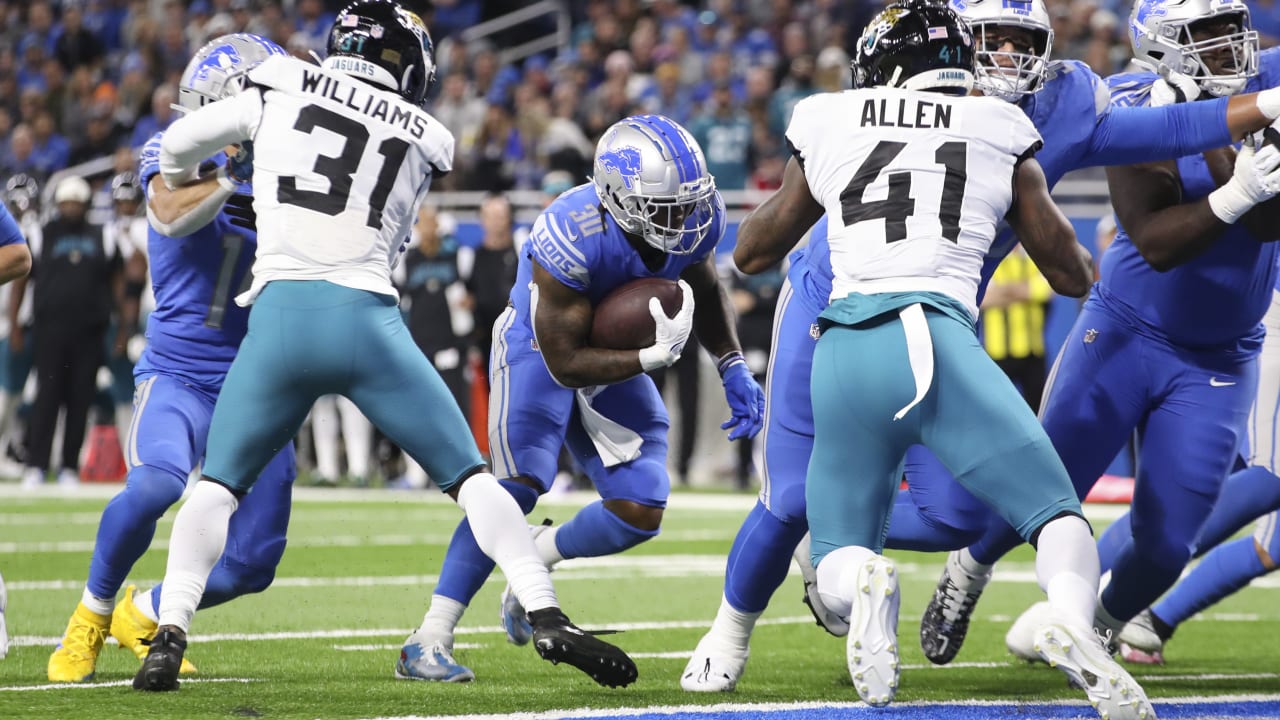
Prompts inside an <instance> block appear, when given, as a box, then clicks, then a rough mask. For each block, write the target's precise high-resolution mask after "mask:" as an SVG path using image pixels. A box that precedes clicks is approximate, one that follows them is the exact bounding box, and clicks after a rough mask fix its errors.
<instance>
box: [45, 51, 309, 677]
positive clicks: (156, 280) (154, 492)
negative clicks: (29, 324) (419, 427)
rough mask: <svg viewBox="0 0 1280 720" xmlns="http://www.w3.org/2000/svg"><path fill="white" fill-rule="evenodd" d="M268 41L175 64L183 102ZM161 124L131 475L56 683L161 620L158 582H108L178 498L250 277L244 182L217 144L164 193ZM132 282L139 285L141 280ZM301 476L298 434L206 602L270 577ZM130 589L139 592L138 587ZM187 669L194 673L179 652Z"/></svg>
mask: <svg viewBox="0 0 1280 720" xmlns="http://www.w3.org/2000/svg"><path fill="white" fill-rule="evenodd" d="M284 54H286V53H285V51H284V50H283V49H282V48H280V47H279V46H278V45H276V44H275V43H273V42H271V41H270V40H267V39H265V38H262V37H259V36H257V35H250V34H246V33H240V34H234V35H224V36H222V37H219V38H215V39H214V40H211V41H210V42H209V43H208V44H206V45H205V46H204V47H203V48H201V49H200V51H198V52H197V53H196V54H195V56H194V57H193V58H192V59H191V61H190V62H189V63H188V65H187V68H186V69H185V70H184V71H183V75H182V82H181V87H180V89H179V102H180V103H181V104H182V107H183V108H184V109H185V110H195V109H197V108H199V107H200V106H201V105H203V104H205V103H207V102H212V101H214V100H217V99H219V98H221V97H225V96H227V95H230V94H234V93H235V92H238V91H239V89H240V87H241V86H240V83H241V82H242V81H243V77H244V75H245V74H247V73H248V72H249V70H250V69H251V68H253V67H255V66H256V65H258V64H259V63H261V62H262V61H263V60H265V59H267V58H268V57H270V56H271V55H284ZM162 137H163V133H158V134H156V135H155V136H154V137H152V138H151V140H150V141H148V143H147V145H146V146H145V147H144V148H143V151H142V156H141V158H140V160H139V170H138V174H139V176H140V177H141V178H142V183H143V187H144V188H145V189H146V191H147V196H148V205H147V207H148V218H149V220H150V224H151V227H150V229H149V230H148V240H147V247H148V254H149V256H150V262H151V273H152V279H153V285H154V290H155V296H156V309H155V312H153V313H152V314H151V316H150V319H149V321H148V323H147V348H146V350H145V351H144V352H143V353H142V357H141V358H139V360H138V363H137V366H136V367H135V368H134V376H135V377H136V379H137V390H136V392H135V395H134V416H133V422H132V426H131V427H130V429H129V433H128V436H127V437H126V438H125V460H126V462H127V464H128V466H129V475H128V478H127V480H126V484H125V488H124V490H122V491H120V493H119V494H117V495H116V496H115V497H114V498H112V500H111V502H109V503H108V504H107V507H106V508H105V509H104V510H103V512H102V520H101V522H100V524H99V526H98V535H97V541H96V543H95V546H94V552H93V559H92V561H91V562H90V566H89V580H88V583H87V584H86V586H85V590H84V594H83V596H82V599H81V601H80V604H79V605H77V606H76V610H75V613H74V614H73V615H72V616H71V620H70V622H69V623H68V625H67V631H66V633H65V634H64V635H63V638H62V642H61V643H59V645H58V648H57V649H56V650H54V652H53V655H51V656H50V658H49V664H48V676H49V680H50V681H52V682H85V681H88V680H91V679H92V678H93V675H94V667H95V665H96V663H97V658H98V653H99V652H100V651H101V649H102V644H103V641H104V640H105V639H106V636H107V634H108V632H109V633H110V634H111V635H112V636H113V637H115V638H116V640H117V641H118V642H119V643H120V646H121V647H122V648H126V649H128V650H130V651H132V652H133V653H134V654H135V655H137V656H138V658H139V659H142V658H143V657H145V656H146V653H147V647H146V645H145V644H144V643H143V641H145V640H149V639H150V638H151V637H152V636H154V635H155V632H156V627H157V626H156V617H157V613H158V611H159V601H160V586H159V585H157V586H155V587H154V588H151V589H150V590H148V591H146V592H145V593H136V591H137V588H136V587H134V586H132V585H131V586H129V587H128V588H127V589H126V590H125V599H124V601H123V602H122V603H119V604H117V603H116V593H117V592H118V591H119V590H120V587H121V585H123V584H124V580H125V577H126V576H127V575H128V573H129V571H130V570H131V569H132V568H133V564H134V563H135V562H137V560H138V558H140V557H141V556H142V554H143V553H144V552H146V550H147V548H148V547H149V546H150V545H151V539H152V537H153V536H154V535H155V529H156V521H157V520H159V519H160V516H161V515H163V514H164V513H165V511H166V510H168V509H169V506H170V505H172V504H174V503H175V502H177V501H178V498H180V497H181V496H182V493H183V490H184V489H185V488H186V484H187V476H188V474H189V473H190V472H191V470H192V469H193V468H195V467H196V466H197V465H198V464H200V462H201V459H202V458H203V457H204V450H205V441H206V438H207V437H208V430H209V421H210V419H211V417H212V415H213V407H214V403H215V401H216V400H217V397H218V392H219V390H220V389H221V387H222V381H223V379H224V378H225V377H226V374H227V369H228V368H229V367H230V366H231V361H232V359H234V358H235V355H236V351H237V350H238V349H239V347H240V341H241V340H242V339H243V338H244V335H245V332H246V331H247V327H248V319H249V310H248V308H242V307H239V306H238V305H236V304H235V303H234V302H232V301H231V299H232V298H233V297H234V296H235V294H236V292H238V291H237V288H239V287H240V286H241V285H242V284H244V285H247V284H248V282H247V281H248V277H249V268H250V266H251V265H252V264H253V257H254V250H255V247H256V245H257V235H256V233H255V232H254V230H253V229H252V228H253V226H252V223H251V222H249V221H248V218H247V217H246V215H245V213H246V211H249V207H248V202H249V200H250V199H251V198H252V190H251V189H250V186H249V185H248V184H247V183H242V182H239V181H238V180H237V179H236V178H237V176H238V174H239V172H241V171H242V168H240V167H239V166H238V164H237V162H236V161H235V160H234V159H233V158H228V157H227V156H225V155H224V154H222V153H219V154H218V155H217V156H214V157H213V158H211V159H210V161H209V162H208V163H207V165H209V166H210V167H211V168H213V170H211V171H210V172H208V173H206V174H205V175H203V176H202V177H201V178H200V179H197V180H194V181H192V182H191V183H189V184H187V185H186V186H183V187H180V188H178V189H176V190H174V191H169V190H168V189H167V188H166V187H165V185H164V183H163V182H159V181H157V182H155V183H152V182H151V181H152V179H153V178H154V177H155V176H156V174H157V173H158V172H159V170H160V168H159V152H160V140H161V138H162ZM131 292H132V293H134V294H135V296H136V295H139V294H141V292H142V287H141V284H140V283H134V284H133V287H131ZM296 474H297V470H296V467H295V464H294V455H293V446H292V445H289V446H288V447H286V448H284V449H283V450H281V451H280V453H279V454H278V455H277V456H276V457H275V458H274V459H272V461H271V463H270V465H268V466H267V468H266V469H265V470H264V471H263V473H262V476H261V479H260V480H259V481H258V485H257V490H256V491H255V492H254V493H253V494H252V495H251V496H249V497H247V498H246V499H245V502H244V503H243V504H242V505H241V510H240V512H239V513H237V514H236V517H235V520H234V521H233V523H232V529H231V533H230V535H231V538H232V540H231V542H229V543H228V545H227V548H226V552H225V554H224V555H223V556H222V558H221V560H220V561H219V563H218V565H217V566H216V568H215V569H214V571H213V573H212V574H211V575H210V577H209V585H208V589H207V590H206V592H205V595H204V598H203V600H202V602H201V607H211V606H213V605H217V604H219V603H223V602H226V601H228V600H231V599H232V598H235V597H238V596H240V595H244V594H246V593H254V592H261V591H262V590H265V589H266V587H267V586H268V585H270V584H271V580H272V579H273V578H274V576H275V568H276V565H277V564H279V562H280V558H281V556H282V555H283V554H284V546H285V530H286V528H287V526H288V523H289V507H290V502H289V498H290V492H291V491H292V487H293V479H294V476H295V475H296ZM135 593H136V594H135ZM182 671H183V672H186V673H190V672H194V671H195V668H194V667H193V666H192V665H191V664H190V663H189V662H185V661H184V663H183V666H182Z"/></svg>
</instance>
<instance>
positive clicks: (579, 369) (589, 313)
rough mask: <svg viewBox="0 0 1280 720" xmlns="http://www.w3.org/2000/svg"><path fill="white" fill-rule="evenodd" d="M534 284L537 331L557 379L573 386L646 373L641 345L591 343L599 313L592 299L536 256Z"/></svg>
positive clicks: (566, 385) (539, 341)
mask: <svg viewBox="0 0 1280 720" xmlns="http://www.w3.org/2000/svg"><path fill="white" fill-rule="evenodd" d="M533 284H534V290H533V292H535V293H536V298H535V301H534V302H531V303H530V307H531V309H532V312H533V318H532V320H533V333H534V336H535V337H536V338H537V339H538V348H539V349H540V350H541V351H542V359H543V361H544V362H546V364H547V370H548V371H549V372H550V373H551V377H553V378H555V380H556V382H558V383H560V384H561V385H564V386H565V387H571V388H580V387H590V386H592V385H611V384H613V383H617V382H622V381H623V380H626V379H627V378H631V377H635V376H636V375H639V374H640V373H641V372H644V369H643V368H642V367H641V366H640V354H639V351H637V350H607V349H605V348H597V347H591V346H590V345H588V344H587V337H588V336H589V335H590V333H591V320H592V318H593V317H594V315H595V313H594V310H593V308H592V307H591V300H589V299H588V298H587V296H586V295H583V294H582V293H579V292H577V291H576V290H574V289H572V288H570V287H568V286H567V285H565V284H564V283H562V282H560V281H559V280H557V279H555V277H553V276H552V275H551V273H549V272H547V271H546V270H545V269H543V267H542V266H541V265H539V264H538V261H537V260H534V261H533Z"/></svg>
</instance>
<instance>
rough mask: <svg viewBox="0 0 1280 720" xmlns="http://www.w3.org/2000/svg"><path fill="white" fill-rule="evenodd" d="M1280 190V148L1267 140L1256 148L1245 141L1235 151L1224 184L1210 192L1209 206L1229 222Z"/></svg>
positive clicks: (1224, 220) (1223, 219)
mask: <svg viewBox="0 0 1280 720" xmlns="http://www.w3.org/2000/svg"><path fill="white" fill-rule="evenodd" d="M1277 193H1280V149H1277V148H1276V146H1275V145H1271V144H1267V145H1263V146H1262V147H1261V148H1259V149H1257V150H1255V149H1254V147H1253V145H1252V144H1251V143H1245V144H1244V145H1242V146H1241V147H1240V151H1239V152H1238V153H1236V166H1235V172H1233V173H1232V175H1231V179H1230V180H1228V181H1227V184H1226V185H1223V186H1222V187H1220V188H1218V189H1217V190H1214V191H1213V192H1211V193H1209V208H1210V209H1211V210H1213V214H1214V215H1217V216H1218V219H1219V220H1221V221H1222V222H1224V223H1227V224H1228V225H1230V224H1232V223H1234V222H1235V221H1237V220H1239V219H1240V217H1241V216H1243V215H1244V214H1245V213H1247V212H1249V210H1251V209H1252V208H1253V206H1254V205H1257V204H1258V203H1260V202H1264V201H1266V200H1270V199H1271V198H1273V197H1275V196H1276V194H1277Z"/></svg>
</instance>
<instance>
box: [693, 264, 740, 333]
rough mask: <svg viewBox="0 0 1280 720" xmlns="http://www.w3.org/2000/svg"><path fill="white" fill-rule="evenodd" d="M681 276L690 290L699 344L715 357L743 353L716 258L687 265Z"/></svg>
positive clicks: (734, 317) (734, 315)
mask: <svg viewBox="0 0 1280 720" xmlns="http://www.w3.org/2000/svg"><path fill="white" fill-rule="evenodd" d="M680 277H681V278H683V279H684V281H685V282H687V283H689V287H690V288H692V289H693V300H694V305H693V308H694V309H693V332H694V334H695V335H697V336H698V342H699V343H701V344H702V347H704V348H706V349H707V352H709V353H711V354H712V355H713V356H715V357H717V358H722V357H724V356H725V355H728V354H729V353H732V352H739V353H740V352H742V344H741V343H739V342H738V323H737V321H736V314H735V313H734V311H733V303H732V302H731V301H730V300H729V293H728V292H726V291H725V289H724V286H723V285H721V284H720V276H719V275H718V274H717V273H716V267H715V257H714V256H712V255H708V256H707V258H706V259H705V260H703V261H702V262H700V263H697V264H695V265H690V266H689V267H688V268H686V269H685V271H684V272H683V273H680Z"/></svg>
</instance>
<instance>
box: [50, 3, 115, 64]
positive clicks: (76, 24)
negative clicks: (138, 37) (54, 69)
mask: <svg viewBox="0 0 1280 720" xmlns="http://www.w3.org/2000/svg"><path fill="white" fill-rule="evenodd" d="M83 1H84V0H66V1H65V2H63V3H62V28H61V32H60V33H58V38H57V40H55V41H54V43H53V55H54V57H55V58H57V60H58V62H60V63H62V67H64V68H66V70H67V71H68V72H69V71H71V70H73V69H75V68H77V67H79V66H81V65H87V66H89V67H97V65H98V64H99V63H100V62H102V59H103V57H104V56H105V55H106V49H105V48H104V47H103V45H102V41H101V40H99V39H98V37H97V36H96V35H94V34H93V32H92V31H90V30H89V29H88V28H86V27H85V26H84V14H83V9H82V8H81V3H82V2H83Z"/></svg>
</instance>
